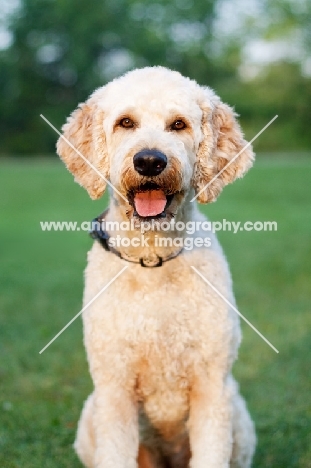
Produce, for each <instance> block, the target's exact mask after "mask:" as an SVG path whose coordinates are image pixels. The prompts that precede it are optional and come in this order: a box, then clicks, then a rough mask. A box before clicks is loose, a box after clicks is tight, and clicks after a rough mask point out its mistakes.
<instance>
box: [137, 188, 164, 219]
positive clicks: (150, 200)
mask: <svg viewBox="0 0 311 468" xmlns="http://www.w3.org/2000/svg"><path fill="white" fill-rule="evenodd" d="M134 203H135V208H136V211H137V213H138V214H139V216H157V215H159V214H160V213H162V211H164V208H165V205H166V196H165V194H164V192H163V191H162V190H149V191H148V192H137V193H136V195H135V197H134Z"/></svg>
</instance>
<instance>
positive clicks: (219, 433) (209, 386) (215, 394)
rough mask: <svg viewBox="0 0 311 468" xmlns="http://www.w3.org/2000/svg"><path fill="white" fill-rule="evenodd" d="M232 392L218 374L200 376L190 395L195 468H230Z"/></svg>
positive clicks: (190, 425) (190, 418) (192, 448)
mask: <svg viewBox="0 0 311 468" xmlns="http://www.w3.org/2000/svg"><path fill="white" fill-rule="evenodd" d="M231 417H232V416H231V398H230V391H229V388H228V386H227V385H226V382H225V378H224V377H223V376H222V375H219V374H218V373H216V374H215V375H210V376H209V378H207V377H206V378H204V377H203V378H202V376H201V377H200V376H198V377H197V378H196V379H195V382H194V385H193V388H192V390H191V394H190V414H189V421H188V429H189V438H190V446H191V453H192V458H191V462H190V467H191V468H229V463H230V457H231V451H232V420H231Z"/></svg>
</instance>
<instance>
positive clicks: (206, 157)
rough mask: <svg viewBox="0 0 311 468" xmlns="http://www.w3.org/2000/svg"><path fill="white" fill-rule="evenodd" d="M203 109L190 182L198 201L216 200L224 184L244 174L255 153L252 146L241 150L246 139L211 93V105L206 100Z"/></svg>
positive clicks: (229, 111)
mask: <svg viewBox="0 0 311 468" xmlns="http://www.w3.org/2000/svg"><path fill="white" fill-rule="evenodd" d="M202 110H203V118H202V132H203V140H202V142H201V144H200V146H199V149H198V154H197V160H196V164H195V170H194V176H193V185H194V188H195V190H196V193H199V196H198V197H197V200H198V202H199V203H210V202H213V201H215V200H216V198H217V197H218V195H219V194H220V192H221V191H222V189H223V187H224V186H225V185H227V184H230V183H231V182H233V181H234V180H235V179H237V178H239V177H242V176H243V175H244V174H245V172H246V171H247V170H248V169H249V168H250V167H251V166H252V164H253V160H254V153H253V151H252V148H251V146H248V147H247V148H245V149H244V150H243V148H244V147H245V146H246V145H247V141H245V140H244V137H243V133H242V130H241V127H240V125H239V124H238V122H237V120H236V116H237V115H236V114H235V112H234V111H233V109H231V107H229V106H228V105H227V104H224V103H222V102H221V101H220V100H219V98H217V97H216V96H214V105H213V108H212V109H211V106H210V103H209V105H205V106H204V105H203V106H202ZM239 153H240V154H239ZM238 154H239V156H237V155H238ZM235 156H237V157H236V158H235ZM232 159H233V161H232V163H231V164H230V165H228V167H226V166H227V164H228V163H230V161H231V160H232ZM225 167H226V168H225ZM224 168H225V169H224ZM217 174H219V176H218V177H216V176H217ZM208 184H209V185H208ZM206 185H208V186H207V187H206V188H204V187H205V186H206ZM203 189H204V190H203ZM201 191H202V192H201Z"/></svg>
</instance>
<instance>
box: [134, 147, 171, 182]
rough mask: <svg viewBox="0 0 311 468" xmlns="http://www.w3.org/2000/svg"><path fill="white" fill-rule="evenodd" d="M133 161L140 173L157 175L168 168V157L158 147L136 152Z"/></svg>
mask: <svg viewBox="0 0 311 468" xmlns="http://www.w3.org/2000/svg"><path fill="white" fill-rule="evenodd" d="M133 163H134V168H135V171H137V172H138V173H139V174H140V175H143V176H156V175H158V174H160V173H161V172H162V171H163V170H164V169H165V168H166V165H167V157H166V156H165V154H163V153H161V151H158V150H156V149H144V150H142V151H139V153H136V154H135V156H134V158H133Z"/></svg>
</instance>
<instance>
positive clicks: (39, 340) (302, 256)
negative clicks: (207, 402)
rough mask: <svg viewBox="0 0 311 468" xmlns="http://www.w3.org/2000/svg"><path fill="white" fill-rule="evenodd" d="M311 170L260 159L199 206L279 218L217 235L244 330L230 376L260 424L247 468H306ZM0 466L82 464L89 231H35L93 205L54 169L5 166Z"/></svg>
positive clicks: (310, 450)
mask: <svg viewBox="0 0 311 468" xmlns="http://www.w3.org/2000/svg"><path fill="white" fill-rule="evenodd" d="M310 185H311V162H310V159H309V160H308V159H305V158H303V159H298V158H294V157H292V158H290V159H286V158H284V157H280V158H277V159H275V160H273V159H269V157H268V156H266V157H265V158H264V159H262V160H258V162H257V163H256V165H255V167H254V168H253V169H252V170H251V171H250V173H249V174H248V175H247V176H246V177H245V178H244V179H243V180H242V181H238V182H237V183H235V184H234V185H232V186H230V187H227V188H226V189H225V191H224V193H223V194H222V195H221V197H220V198H219V200H218V201H217V203H215V204H212V205H209V206H207V207H204V208H203V209H204V211H205V212H206V213H207V214H208V215H209V216H210V218H211V219H213V220H222V219H223V218H226V219H228V220H231V221H238V220H239V221H246V220H251V221H256V220H275V221H277V222H278V231H277V232H270V233H269V232H249V233H246V232H239V233H238V234H233V233H229V232H222V233H219V238H220V240H221V242H222V245H223V247H224V250H225V252H226V255H227V257H228V260H229V262H230V265H231V270H232V274H233V279H234V289H235V293H236V296H237V302H238V305H239V309H240V311H241V312H242V313H243V314H244V315H245V316H246V317H247V318H248V319H249V320H250V321H251V322H252V323H253V324H254V325H255V326H256V327H257V328H258V329H259V330H260V331H261V332H262V333H263V334H264V335H265V336H266V337H267V338H268V339H269V340H270V341H271V342H272V343H273V344H274V345H275V346H276V348H278V349H279V351H280V353H279V354H276V353H275V352H274V351H273V350H272V349H271V348H270V347H269V346H267V344H266V343H264V342H263V341H262V340H261V339H260V338H259V337H258V336H257V335H256V334H255V333H254V332H253V330H251V329H250V328H249V327H248V326H247V325H246V324H244V323H242V328H243V335H244V339H243V344H242V346H241V349H240V357H239V361H238V362H237V364H236V365H235V368H234V371H235V375H236V376H237V378H238V380H239V382H240V385H241V390H242V393H243V394H244V395H245V397H246V399H247V402H248V405H249V408H250V411H251V413H252V416H253V418H254V420H255V423H256V428H257V434H258V448H257V452H256V457H255V460H254V467H260V468H261V467H265V468H270V467H271V468H272V467H273V468H290V467H299V468H308V467H311V444H310V433H311V405H310V359H311V340H310V329H311V313H310V312H311V310H310V308H311V307H310V291H311V287H310V277H311V265H310V258H311V242H310V237H311V236H310V234H311V216H310V205H311V191H310ZM0 206H1V218H0V224H1V229H0V232H1V239H0V249H1V263H0V277H1V282H0V307H1V315H0V333H1V361H0V380H1V387H0V420H1V425H0V466H1V467H3V468H15V467H16V468H20V467H23V468H37V467H38V468H39V467H40V468H42V467H46V468H52V467H57V468H63V467H71V468H72V467H79V466H81V465H80V464H79V462H78V460H77V459H76V457H75V455H74V452H73V450H72V448H71V444H72V442H73V440H74V434H75V429H76V424H77V419H78V417H79V413H80V410H81V406H82V402H83V400H84V399H85V397H86V396H87V395H88V393H89V392H90V390H91V388H92V384H91V381H90V377H89V374H88V369H87V364H86V359H85V354H84V349H83V344H82V332H81V322H80V320H77V321H75V322H74V324H72V325H71V327H70V328H69V329H67V330H66V331H65V332H64V333H63V334H62V335H61V336H60V337H59V338H58V339H57V341H55V342H54V343H53V344H52V345H51V346H50V347H49V348H48V349H47V350H46V351H45V352H44V353H43V354H42V355H39V351H40V349H41V348H42V347H43V346H44V345H45V344H46V343H47V342H48V341H49V340H50V339H51V338H52V337H53V336H54V335H55V334H56V333H57V332H58V331H59V330H60V329H61V328H62V327H63V326H64V325H65V324H66V323H67V322H68V321H69V320H70V319H71V318H72V317H73V316H74V315H75V314H76V313H77V312H78V311H79V310H80V308H81V297H82V290H83V269H84V266H85V262H86V252H87V250H88V249H89V248H90V246H91V240H90V239H89V238H88V236H87V234H86V233H85V232H82V231H81V232H75V233H73V232H71V233H70V232H62V233H61V232H50V233H48V232H42V231H41V230H40V226H39V221H44V220H73V221H74V220H76V221H83V220H91V219H92V218H93V217H94V216H95V215H97V214H99V213H100V211H101V210H102V209H103V208H104V206H105V201H99V202H92V201H90V200H89V199H88V197H87V194H86V193H85V192H84V191H83V189H81V188H80V187H79V186H78V185H77V184H74V183H73V180H72V177H71V176H70V174H69V173H67V171H66V170H65V169H64V167H63V166H62V165H61V164H60V163H58V162H57V161H53V160H52V161H51V160H40V161H25V162H21V161H20V160H16V161H13V162H9V161H6V162H3V163H2V164H1V165H0Z"/></svg>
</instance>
